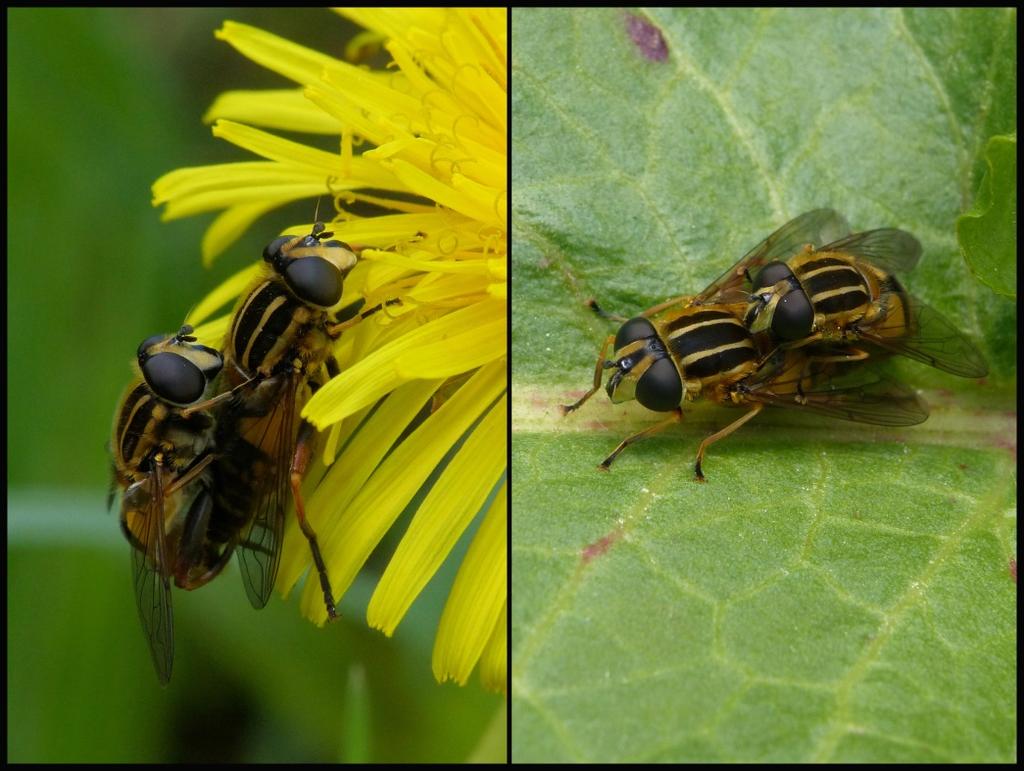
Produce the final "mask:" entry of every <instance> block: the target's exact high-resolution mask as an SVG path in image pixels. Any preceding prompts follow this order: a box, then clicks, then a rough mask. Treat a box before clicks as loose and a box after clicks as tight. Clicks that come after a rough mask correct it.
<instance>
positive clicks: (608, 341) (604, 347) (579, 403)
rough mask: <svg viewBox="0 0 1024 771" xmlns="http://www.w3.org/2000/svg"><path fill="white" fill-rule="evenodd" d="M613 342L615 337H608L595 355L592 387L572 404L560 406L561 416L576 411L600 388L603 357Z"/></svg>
mask: <svg viewBox="0 0 1024 771" xmlns="http://www.w3.org/2000/svg"><path fill="white" fill-rule="evenodd" d="M614 342H615V335H608V337H607V339H605V341H604V345H602V346H601V352H600V353H599V354H598V355H597V366H595V367H594V387H593V388H591V389H590V390H589V391H587V392H586V393H585V394H583V396H581V397H580V398H579V399H577V400H576V401H575V402H573V403H572V404H562V405H560V406H561V408H562V414H563V415H568V414H569V413H570V412H572V411H573V410H578V409H579V408H580V407H581V406H582V405H583V402H585V401H586V400H587V399H589V398H590V397H591V396H593V395H594V394H595V393H597V389H598V388H600V387H601V375H602V374H603V372H604V362H605V356H607V355H608V348H609V346H611V345H612V344H613V343H614Z"/></svg>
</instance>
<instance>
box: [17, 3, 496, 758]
mask: <svg viewBox="0 0 1024 771" xmlns="http://www.w3.org/2000/svg"><path fill="white" fill-rule="evenodd" d="M225 19H233V20H235V21H241V22H245V23H248V24H252V25H255V26H258V27H261V28H263V29H267V30H269V31H271V32H274V33H276V34H279V35H281V36H283V37H286V38H289V39H291V40H294V41H296V42H299V43H302V44H305V45H308V46H310V47H312V48H316V49H318V50H321V51H325V52H328V53H331V54H333V55H336V56H340V55H341V53H342V50H343V45H344V42H345V41H346V40H347V39H348V38H349V37H350V35H351V34H352V33H353V32H354V31H356V30H355V28H353V27H351V26H349V25H348V24H347V23H346V22H344V21H343V20H341V19H340V18H338V17H337V16H335V15H334V14H331V13H329V12H327V11H323V10H316V9H300V8H290V9H262V10H259V9H255V10H242V9H228V10H226V9H138V10H92V9H81V10H65V9H52V10H51V9H46V10H36V9H26V8H22V9H14V10H9V11H8V12H7V20H8V32H7V35H8V38H7V43H8V59H7V65H8V89H9V91H8V108H9V112H8V146H7V150H8V159H9V168H8V177H7V184H8V211H7V214H8V225H9V227H8V236H7V280H8V283H7V286H8V290H7V302H8V336H7V345H8V348H7V365H8V366H7V371H8V389H9V390H8V410H7V414H8V423H7V447H8V450H7V473H8V489H7V504H8V521H7V602H8V607H7V629H8V633H7V634H8V637H7V641H8V652H7V674H8V689H7V738H8V760H10V761H15V762H25V761H36V762H53V761H64V762H161V761H163V762H187V761H235V762H246V761H250V762H267V761H279V762H315V761H324V762H330V761H335V760H343V761H358V760H366V761H453V762H458V761H462V760H499V759H503V758H504V757H505V735H506V732H505V708H504V700H503V699H502V698H501V697H500V696H498V695H495V694H490V693H485V692H484V691H483V690H482V689H481V688H480V686H479V685H478V681H476V680H475V679H474V680H473V681H471V682H470V684H468V685H467V686H466V687H464V688H459V687H458V686H455V685H451V684H448V685H444V686H439V685H437V684H436V683H435V681H434V679H433V677H432V676H431V673H430V653H431V648H432V645H433V635H434V632H435V629H436V625H437V620H438V619H439V617H440V612H441V608H442V607H443V603H444V600H445V597H446V594H447V591H448V588H449V586H450V585H451V580H452V577H453V575H454V572H455V570H456V569H457V567H458V560H459V559H461V556H462V554H463V553H464V551H465V546H466V539H465V538H464V539H463V541H464V542H463V543H461V544H460V548H459V549H457V550H456V552H455V553H453V555H452V556H451V557H450V558H449V560H448V561H447V562H446V564H445V567H444V569H443V570H442V571H441V573H440V574H439V575H438V576H437V577H436V578H435V580H434V581H432V582H431V584H430V585H429V586H428V587H427V589H426V590H425V592H424V593H423V595H422V596H421V597H420V598H419V599H418V600H417V602H416V603H415V605H414V606H413V608H412V610H411V611H410V613H409V615H408V616H407V618H406V619H405V621H403V623H402V624H401V626H400V627H399V628H398V630H397V632H396V634H395V637H394V638H393V639H387V638H385V637H384V636H383V635H382V634H380V633H378V632H375V631H373V630H370V629H368V628H367V627H366V624H365V609H366V604H367V601H368V599H369V596H370V593H371V592H372V590H373V587H374V585H375V583H376V579H377V576H378V572H379V570H381V569H382V568H383V565H384V560H385V559H386V557H387V554H388V552H389V544H385V545H384V546H383V547H382V550H381V551H382V552H383V553H384V556H383V558H381V559H377V558H376V557H377V555H375V560H374V561H372V562H371V564H370V565H368V566H367V568H366V569H365V570H364V571H363V574H362V575H361V577H360V579H359V580H358V581H357V582H356V584H355V585H354V586H353V588H352V589H351V590H350V591H349V592H348V594H347V595H346V596H345V598H344V599H343V600H342V602H341V610H342V616H343V617H342V619H341V620H340V621H339V622H337V623H335V624H332V625H331V626H330V627H329V628H326V629H319V630H318V629H317V628H315V627H314V626H312V625H311V624H309V623H308V622H307V621H305V620H303V619H302V618H301V617H300V616H299V614H298V609H297V604H296V601H295V599H294V597H293V598H292V599H290V600H289V601H288V602H283V601H281V600H280V598H277V597H275V598H274V599H273V600H272V601H271V603H270V605H269V606H268V607H267V608H266V609H264V610H262V611H260V612H255V611H253V610H252V609H251V608H250V607H249V605H248V603H247V601H246V600H245V596H244V592H243V590H242V586H241V580H240V579H239V577H238V571H237V568H236V567H235V566H234V565H232V566H231V568H230V570H229V571H227V576H226V577H225V578H223V579H220V580H217V581H214V582H212V583H211V584H210V585H209V586H207V587H205V588H204V589H203V590H202V591H197V592H191V593H184V592H175V596H174V602H175V617H176V635H175V637H176V656H175V669H174V678H173V680H172V682H171V684H170V686H169V687H168V688H166V689H161V688H160V687H159V686H158V685H157V682H156V677H155V674H154V672H153V670H152V665H151V663H150V661H149V654H148V651H147V648H146V645H145V642H144V640H143V637H142V633H141V631H140V629H139V622H138V619H137V616H136V611H135V607H134V600H133V594H132V588H131V580H130V577H129V553H128V547H127V545H126V544H125V542H124V541H123V539H122V537H121V535H120V532H119V530H118V524H117V515H116V513H107V512H106V510H105V505H104V504H105V496H106V490H107V485H108V479H109V465H108V464H109V461H108V459H107V454H106V451H105V447H104V445H105V442H106V440H107V436H108V433H109V431H110V422H111V419H112V415H113V412H114V409H115V406H116V404H117V400H118V397H119V395H120V393H121V390H122V389H123V388H124V386H125V385H126V383H127V381H128V379H129V377H130V370H129V362H130V360H131V358H132V355H133V354H134V351H135V348H136V346H137V345H138V343H139V341H141V340H142V339H143V338H145V337H147V336H149V335H151V334H154V333H156V332H163V331H170V330H174V329H176V328H177V327H178V326H179V325H180V324H181V321H182V320H183V318H184V316H185V313H186V312H187V311H188V310H189V308H190V307H191V306H192V305H193V304H194V303H196V302H198V301H199V300H200V299H201V298H202V297H203V296H204V295H205V294H206V293H207V292H208V291H209V290H210V289H212V288H213V287H214V286H216V285H217V284H218V283H219V282H220V281H222V280H223V279H225V278H226V277H228V276H229V275H231V274H233V273H234V272H236V271H237V270H239V269H240V268H241V267H243V266H244V265H246V264H250V263H251V262H252V261H253V259H254V258H255V257H256V256H258V255H259V254H260V250H261V249H262V247H263V245H264V243H265V242H266V241H268V240H269V238H270V237H272V236H276V235H277V234H278V232H279V231H280V230H281V228H283V227H285V226H287V225H291V224H294V223H296V222H300V221H304V220H308V219H309V217H310V212H309V206H308V205H306V204H303V205H302V206H297V207H296V208H295V209H294V210H288V211H283V212H277V213H274V214H272V215H270V216H268V217H267V218H265V219H264V220H263V221H262V222H261V223H259V224H258V225H257V227H256V228H254V229H253V231H252V232H251V233H250V234H249V235H248V236H247V237H246V238H245V239H244V240H243V241H242V242H240V243H238V244H236V245H235V247H233V248H232V250H231V252H230V254H228V255H227V256H225V257H224V258H222V259H220V260H218V262H217V264H216V265H215V266H214V268H213V269H211V270H206V269H204V268H203V267H202V266H201V265H200V260H199V242H200V238H201V235H202V233H203V230H204V229H205V227H206V226H207V225H208V224H209V222H210V220H211V219H212V216H213V215H209V216H207V217H197V218H191V219H186V220H178V221H175V222H172V223H168V224H161V223H160V220H159V212H157V211H156V210H155V209H153V208H152V207H151V206H150V185H151V184H152V182H153V181H154V180H155V179H157V177H159V176H160V175H161V174H163V173H165V172H167V171H169V170H171V169H174V168H178V167H181V166H193V165H202V164H208V163H218V162H224V161H232V160H248V158H247V157H246V156H245V155H244V154H243V153H242V151H240V150H237V149H236V148H233V147H231V146H229V145H227V144H225V143H223V142H220V141H219V140H215V139H214V138H213V137H212V136H211V134H210V130H209V127H207V126H205V125H203V124H202V123H201V122H200V118H201V116H202V114H203V113H204V111H205V110H206V108H207V107H209V105H210V104H211V103H212V101H213V99H214V97H215V96H216V95H217V94H218V93H219V92H221V91H224V90H229V89H249V88H281V87H286V86H288V85H289V84H287V83H285V82H284V81H283V80H282V79H280V78H278V77H277V76H274V75H273V74H271V73H269V72H266V71H264V70H262V69H261V68H260V67H258V66H257V65H255V64H254V63H252V62H250V61H248V60H246V59H244V58H242V57H241V56H240V55H238V54H237V53H235V52H234V50H233V49H231V48H230V47H228V46H227V45H225V44H223V43H219V42H217V41H216V40H214V37H213V32H214V30H215V29H217V28H218V27H219V26H220V24H221V23H222V21H224V20H225ZM264 226H265V227H264ZM398 529H399V530H401V528H398ZM390 546H393V544H390Z"/></svg>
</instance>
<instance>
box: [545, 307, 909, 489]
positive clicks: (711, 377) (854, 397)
mask: <svg viewBox="0 0 1024 771" xmlns="http://www.w3.org/2000/svg"><path fill="white" fill-rule="evenodd" d="M677 305H678V306H681V308H679V309H676V310H667V309H669V308H672V307H673V306H677ZM744 307H745V306H744V304H742V303H738V304H733V305H694V304H692V302H691V301H690V299H689V298H676V299H674V300H671V301H669V302H668V303H662V304H661V305H656V306H654V307H653V308H651V309H648V310H647V311H645V312H644V313H643V314H641V315H640V316H637V317H635V318H632V319H628V320H625V323H623V324H622V326H621V327H620V328H619V331H618V333H617V334H616V335H614V336H612V337H609V338H608V339H607V340H606V341H605V343H604V346H603V347H602V349H601V352H600V354H599V355H598V360H597V365H596V367H595V371H594V384H593V387H592V388H591V389H590V390H589V391H587V392H586V393H585V394H584V395H583V396H582V397H581V398H580V399H578V400H577V401H576V402H575V403H573V404H571V405H566V406H563V407H562V411H563V414H567V413H569V412H572V411H573V410H576V409H578V408H579V407H580V406H581V405H582V404H583V403H584V402H586V401H587V399H589V398H590V397H591V396H592V395H593V394H594V393H596V392H597V390H598V388H600V387H601V380H602V374H603V370H606V369H610V370H613V372H612V374H611V377H609V378H608V382H607V384H606V385H605V389H606V390H607V392H608V395H609V397H611V400H612V401H613V402H622V401H626V400H629V399H634V398H635V399H636V400H637V401H638V402H640V404H642V405H643V406H644V407H647V408H648V409H650V410H654V411H656V412H672V415H671V417H668V418H666V419H665V420H663V421H661V422H659V423H656V424H654V425H653V426H651V427H649V428H647V429H645V430H643V431H640V432H638V433H636V434H633V435H632V436H629V437H627V438H626V439H623V440H622V441H621V442H620V443H619V445H618V446H617V447H616V448H615V449H614V450H613V451H612V453H611V454H610V455H609V456H608V457H607V458H605V459H604V461H602V462H601V464H600V466H599V468H601V469H603V470H607V469H608V468H609V467H610V466H611V464H612V462H613V461H614V460H615V458H616V457H617V456H618V455H619V453H621V452H622V451H623V450H624V449H625V448H626V447H628V446H629V445H630V444H633V443H634V442H636V441H637V440H639V439H643V438H644V437H647V436H650V435H652V434H655V433H657V432H658V431H661V430H663V429H665V428H667V427H668V426H670V425H672V424H673V423H677V422H679V421H681V420H682V418H683V410H682V405H683V404H684V403H685V402H687V401H691V400H696V399H700V398H704V399H709V400H710V401H714V402H716V403H718V404H724V405H734V406H735V405H749V406H750V410H749V411H748V412H747V413H746V414H745V415H743V416H742V417H740V418H738V419H737V420H735V421H733V422H732V423H730V424H729V425H728V426H726V427H725V428H723V429H721V430H720V431H717V432H716V433H714V434H712V435H711V436H709V437H707V438H706V439H704V441H702V442H701V444H700V447H699V448H698V450H697V459H696V464H695V466H694V472H695V478H696V480H697V481H698V482H703V481H704V473H703V471H702V469H701V465H702V462H703V459H704V453H705V452H706V451H707V449H708V447H709V446H711V445H712V444H714V443H715V442H717V441H719V440H720V439H724V438H725V437H726V436H728V435H729V434H731V433H732V432H733V431H735V430H736V429H738V428H739V427H740V426H742V425H743V424H744V423H746V422H747V421H748V420H750V419H751V418H753V417H754V416H755V415H757V414H758V413H759V412H760V411H761V410H762V409H764V407H765V406H769V405H773V406H780V407H792V408H799V409H804V410H807V411H809V412H813V413H817V414H821V415H827V416H829V417H836V418H842V419H845V420H851V421H855V422H858V423H870V424H875V425H883V426H908V425H914V424H915V423H920V422H922V421H923V420H925V419H926V418H927V417H928V408H927V406H925V405H924V403H923V402H921V401H920V400H919V399H918V398H917V396H916V394H915V393H914V391H913V390H911V389H909V388H907V387H906V386H903V385H901V384H899V383H896V382H894V381H890V380H885V379H883V378H880V377H877V376H876V375H874V374H873V373H870V372H866V371H863V372H857V371H856V370H855V369H852V368H851V364H850V363H851V362H853V361H856V360H857V357H856V356H850V355H849V354H847V353H845V352H844V351H842V350H840V349H837V350H834V351H825V350H824V349H820V350H818V351H816V352H815V353H813V354H812V353H811V352H809V351H808V350H806V349H800V348H798V349H793V350H785V349H782V348H774V349H772V350H768V351H766V350H765V349H763V348H761V347H759V345H758V342H759V341H758V339H757V338H755V336H753V335H751V334H750V333H749V331H748V330H747V329H746V327H745V326H744V324H743V321H742V315H743V311H744ZM613 344H614V350H615V353H614V354H613V358H611V359H605V356H606V354H607V352H608V349H609V347H610V346H611V345H613Z"/></svg>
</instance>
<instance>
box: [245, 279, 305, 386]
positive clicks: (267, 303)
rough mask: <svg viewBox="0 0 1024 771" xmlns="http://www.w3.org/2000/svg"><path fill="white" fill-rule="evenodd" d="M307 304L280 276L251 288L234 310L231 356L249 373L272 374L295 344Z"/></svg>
mask: <svg viewBox="0 0 1024 771" xmlns="http://www.w3.org/2000/svg"><path fill="white" fill-rule="evenodd" d="M305 315H307V311H306V307H305V306H304V305H303V304H302V303H300V302H299V301H298V300H296V299H295V298H294V297H292V295H291V294H290V293H289V292H288V290H287V289H286V288H285V286H284V285H283V284H282V282H281V281H280V280H279V279H276V278H270V279H267V280H265V281H263V282H262V283H261V284H258V285H257V286H256V287H254V288H253V289H252V291H250V292H249V294H248V295H247V296H246V297H245V299H244V300H243V301H242V303H241V305H240V306H239V307H238V309H237V310H236V311H235V315H234V322H233V323H232V325H231V332H230V334H229V335H228V348H229V350H228V354H229V357H230V358H231V360H232V361H233V362H234V363H235V364H236V365H237V366H238V367H239V368H240V369H241V370H242V371H243V372H246V373H249V374H250V375H252V374H255V373H256V372H258V371H262V372H263V373H264V374H269V373H270V371H271V370H272V369H273V368H274V367H275V366H276V365H277V363H278V361H280V360H281V357H282V356H284V355H285V354H286V353H287V351H288V350H289V349H290V348H291V347H292V345H293V342H294V339H295V337H296V335H298V334H299V327H300V324H301V322H302V321H303V320H304V319H302V318H299V317H304V316H305Z"/></svg>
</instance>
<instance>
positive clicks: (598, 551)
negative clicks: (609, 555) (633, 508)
mask: <svg viewBox="0 0 1024 771" xmlns="http://www.w3.org/2000/svg"><path fill="white" fill-rule="evenodd" d="M620 538H622V528H621V527H616V528H615V529H614V530H612V531H611V532H610V533H608V535H605V536H602V537H601V538H598V539H597V540H596V541H594V542H593V543H591V544H587V545H586V546H584V547H583V551H582V552H580V559H582V560H583V564H584V565H586V564H587V563H588V562H590V561H591V560H592V559H594V558H595V557H600V556H601V555H602V554H604V553H605V552H606V551H608V550H609V549H610V548H611V547H612V545H613V544H614V543H615V542H616V541H618V540H619V539H620Z"/></svg>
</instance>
